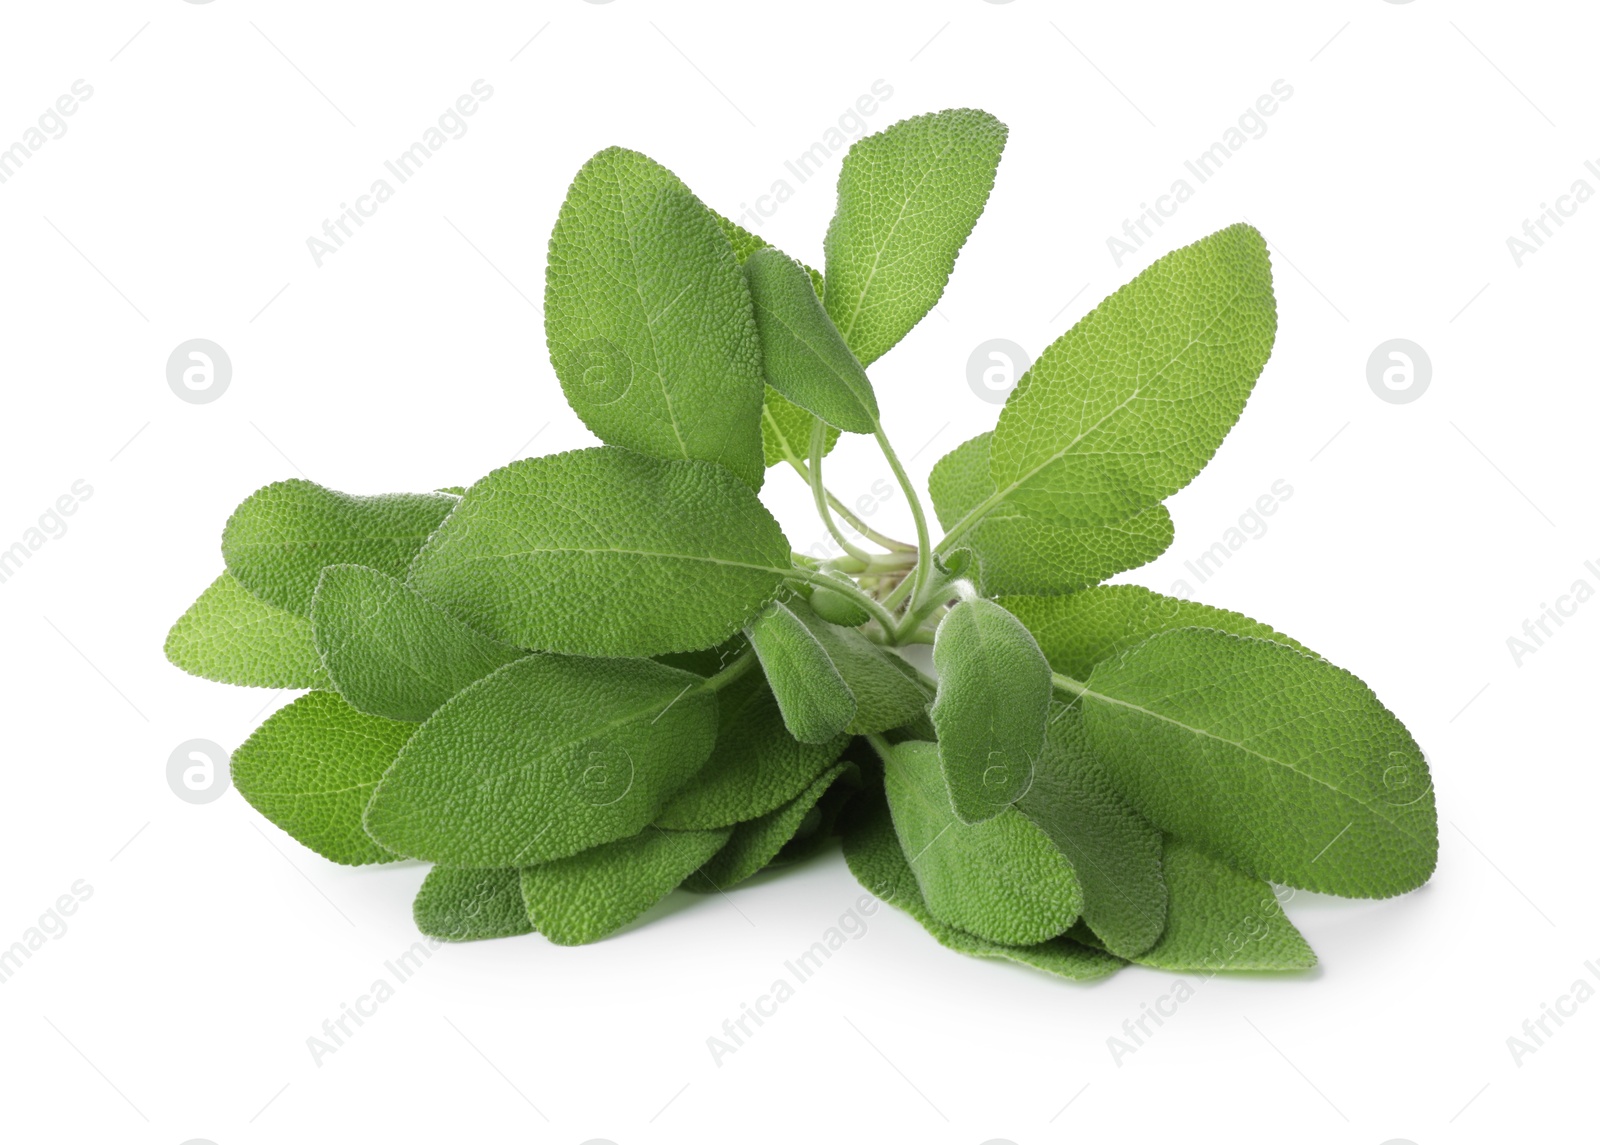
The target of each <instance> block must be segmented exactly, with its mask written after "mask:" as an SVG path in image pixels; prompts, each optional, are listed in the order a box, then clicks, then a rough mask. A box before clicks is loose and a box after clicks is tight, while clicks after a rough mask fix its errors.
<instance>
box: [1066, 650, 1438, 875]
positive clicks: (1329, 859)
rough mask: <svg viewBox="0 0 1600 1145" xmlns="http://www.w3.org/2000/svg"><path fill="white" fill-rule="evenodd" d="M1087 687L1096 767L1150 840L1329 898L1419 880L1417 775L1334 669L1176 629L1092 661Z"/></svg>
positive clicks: (1427, 797)
mask: <svg viewBox="0 0 1600 1145" xmlns="http://www.w3.org/2000/svg"><path fill="white" fill-rule="evenodd" d="M1088 687H1089V690H1088V691H1087V692H1085V693H1084V696H1083V699H1082V702H1083V705H1084V714H1085V721H1086V726H1087V727H1088V730H1089V739H1090V743H1091V744H1092V746H1093V748H1094V751H1095V755H1096V756H1097V757H1098V758H1099V759H1100V761H1101V763H1102V764H1103V765H1104V767H1105V770H1106V774H1107V775H1109V776H1110V777H1111V780H1112V782H1113V783H1115V784H1116V786H1117V789H1118V790H1119V791H1121V792H1122V794H1123V795H1125V796H1126V797H1127V799H1128V801H1129V802H1130V803H1132V804H1133V805H1134V807H1135V808H1137V809H1138V811H1139V812H1140V813H1141V814H1143V815H1144V816H1145V818H1147V819H1149V820H1150V821H1151V822H1152V823H1154V824H1155V825H1156V826H1157V827H1160V828H1161V829H1162V830H1163V831H1165V832H1167V833H1169V834H1172V835H1176V836H1177V837H1178V838H1180V839H1182V840H1184V841H1185V842H1188V843H1192V844H1194V845H1196V846H1200V847H1203V848H1205V849H1206V850H1207V851H1209V852H1211V853H1212V854H1214V855H1216V856H1218V857H1219V858H1222V859H1225V860H1226V861H1227V862H1228V863H1229V865H1231V866H1234V867H1237V868H1238V869H1240V870H1241V871H1244V872H1246V873H1247V874H1252V875H1255V876H1256V877H1257V878H1263V879H1271V880H1272V881H1273V882H1278V883H1287V884H1289V885H1290V886H1297V887H1303V888H1305V889H1307V890H1314V891H1323V892H1326V893H1329V894H1338V895H1346V896H1350V897H1355V898H1384V897H1387V896H1389V895H1396V894H1400V893H1402V892H1404V891H1409V890H1412V889H1414V888H1416V887H1418V886H1421V885H1422V884H1423V883H1424V882H1426V881H1427V879H1428V876H1429V875H1430V874H1432V873H1433V868H1434V864H1435V862H1436V861H1437V858H1438V823H1437V820H1436V817H1435V812H1434V804H1433V788H1432V784H1431V782H1430V780H1429V778H1428V765H1427V763H1426V762H1425V761H1424V760H1423V758H1422V752H1421V751H1420V750H1419V749H1418V747H1417V745H1416V743H1415V742H1414V741H1413V740H1412V738H1411V736H1410V735H1409V734H1408V733H1407V732H1406V729H1405V728H1404V726H1402V725H1401V723H1400V721H1399V720H1397V719H1396V718H1395V717H1394V715H1393V714H1392V713H1390V712H1389V710H1388V709H1387V708H1385V707H1384V706H1383V705H1382V704H1381V703H1380V702H1379V701H1378V698H1377V697H1376V696H1374V695H1373V694H1372V692H1371V690H1370V689H1368V687H1367V686H1366V685H1365V684H1363V683H1362V682H1361V681H1360V680H1358V679H1356V678H1355V677H1354V676H1352V675H1351V674H1350V673H1349V672H1346V671H1344V670H1343V669H1342V668H1336V667H1334V666H1333V665H1332V664H1330V663H1328V662H1327V661H1326V660H1322V659H1320V658H1318V657H1316V656H1311V655H1308V654H1306V653H1303V652H1299V651H1296V650H1295V649H1293V648H1290V647H1288V646H1286V645H1283V644H1278V643H1274V642H1272V641H1268V640H1258V639H1253V638H1249V637H1240V636H1233V635H1230V634H1228V633H1225V632H1219V631H1217V630H1216V629H1210V628H1179V629H1174V630H1172V631H1169V632H1161V633H1157V634H1156V635H1154V636H1151V637H1150V638H1148V639H1147V640H1145V641H1144V642H1143V643H1142V644H1139V645H1137V646H1136V647H1134V648H1132V649H1130V650H1129V651H1127V652H1124V653H1122V654H1121V655H1119V656H1117V657H1115V658H1114V659H1110V660H1105V661H1102V662H1101V663H1100V664H1099V665H1098V666H1097V667H1096V668H1095V670H1094V672H1093V673H1091V674H1090V676H1089V681H1088Z"/></svg>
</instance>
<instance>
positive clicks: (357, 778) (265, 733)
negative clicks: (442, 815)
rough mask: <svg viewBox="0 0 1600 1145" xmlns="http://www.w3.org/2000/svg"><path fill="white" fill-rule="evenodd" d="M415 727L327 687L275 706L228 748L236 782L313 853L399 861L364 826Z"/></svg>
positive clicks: (340, 859) (339, 859) (355, 860)
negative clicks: (368, 710) (372, 712)
mask: <svg viewBox="0 0 1600 1145" xmlns="http://www.w3.org/2000/svg"><path fill="white" fill-rule="evenodd" d="M416 730H417V729H416V725H415V724H405V723H396V722H395V721H393V720H385V719H380V718H379V717H377V716H368V715H363V714H362V713H361V712H358V711H356V710H355V709H354V708H352V707H351V706H350V705H349V704H347V703H345V702H344V701H343V700H342V699H340V698H339V697H338V696H336V695H334V694H333V693H332V692H307V693H306V694H305V695H303V696H301V697H300V698H299V699H298V700H296V701H295V702H294V703H292V704H289V705H288V706H287V707H283V708H279V709H278V710H277V711H276V712H273V713H272V715H270V716H268V717H267V719H266V722H265V723H263V724H262V725H261V726H260V727H258V728H257V729H256V730H255V732H254V734H252V735H251V736H250V738H249V739H247V740H245V742H244V743H242V744H241V745H239V749H238V750H237V751H235V752H234V753H233V785H234V786H235V787H236V788H238V789H239V794H240V795H242V796H244V798H245V801H246V802H247V803H249V804H250V806H252V807H254V808H255V809H256V810H257V811H259V812H261V814H262V815H264V816H266V818H268V819H269V820H271V821H272V822H273V823H276V824H277V825H278V826H279V827H281V828H283V830H285V831H287V832H288V833H289V834H290V835H292V836H294V838H295V839H296V840H298V841H299V842H301V843H304V844H305V845H306V846H307V847H310V848H311V849H312V850H313V851H315V852H316V853H317V854H319V855H321V856H323V857H324V858H327V859H332V860H333V861H334V862H336V863H345V864H347V865H350V866H357V865H360V864H362V863H386V862H391V861H393V860H395V859H398V858H400V856H399V855H397V854H394V853H392V852H391V851H389V850H388V849H387V848H385V847H383V846H381V845H379V844H378V843H376V842H374V841H373V840H372V839H371V838H369V837H368V836H367V833H366V832H365V831H364V830H363V829H362V826H361V813H362V810H363V809H364V808H365V807H366V805H367V799H368V797H369V796H370V795H371V794H372V791H373V789H374V788H375V787H376V786H377V783H378V780H380V779H381V778H382V777H383V773H384V772H385V771H386V770H388V768H389V766H390V765H391V764H392V763H394V760H395V756H396V755H397V754H399V751H400V749H401V748H402V747H403V746H404V745H405V743H406V741H407V740H408V739H410V738H411V733H412V732H414V731H416Z"/></svg>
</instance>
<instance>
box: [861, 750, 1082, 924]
mask: <svg viewBox="0 0 1600 1145" xmlns="http://www.w3.org/2000/svg"><path fill="white" fill-rule="evenodd" d="M884 790H885V792H886V793H887V795H888V797H889V810H890V812H891V813H892V814H893V817H894V829H895V833H896V834H897V835H899V837H900V845H901V847H902V848H903V849H904V851H905V853H906V858H907V860H908V861H909V862H910V864H911V869H912V870H913V871H915V872H916V876H917V885H918V886H919V887H920V888H921V890H922V897H923V898H924V899H925V900H926V901H927V904H928V909H929V910H930V911H931V912H932V913H933V915H934V917H935V918H937V919H939V920H941V921H942V922H945V923H947V924H949V925H950V926H956V927H960V928H961V929H962V930H965V931H967V932H968V933H971V934H975V935H977V936H978V937H980V938H986V939H988V940H989V941H990V942H999V943H1003V944H1005V945H1007V946H1026V945H1029V944H1031V943H1035V942H1043V941H1045V940H1046V939H1048V938H1054V937H1055V936H1056V935H1059V934H1062V933H1064V932H1065V931H1066V929H1067V928H1068V927H1069V926H1071V925H1072V924H1073V922H1074V921H1075V920H1076V919H1077V917H1078V914H1079V912H1080V911H1081V910H1082V908H1083V890H1082V887H1081V886H1080V885H1079V883H1078V878H1077V875H1076V874H1075V873H1074V871H1073V868H1072V863H1071V861H1070V860H1068V858H1067V857H1066V856H1065V855H1063V854H1062V853H1061V851H1060V849H1059V848H1057V847H1056V845H1055V844H1054V843H1052V842H1051V841H1050V837H1049V836H1048V835H1046V834H1045V833H1044V832H1043V831H1041V830H1040V829H1039V828H1038V826H1037V825H1035V824H1034V823H1033V821H1032V820H1030V819H1028V818H1027V817H1025V816H1024V815H1023V814H1022V813H1021V812H1020V811H1018V810H1017V809H1016V808H1015V807H1007V808H1006V809H1005V810H1003V811H1001V812H1000V813H999V814H998V815H995V816H994V817H993V818H990V819H986V820H984V821H983V822H982V823H975V824H965V823H962V822H961V820H960V819H958V818H957V817H956V814H955V812H954V810H952V809H951V806H950V790H949V788H948V787H946V786H945V783H944V778H943V776H941V775H940V773H939V755H938V748H937V747H936V746H935V745H934V744H931V743H924V742H922V741H920V740H908V741H906V742H905V743H900V744H895V745H894V746H893V747H891V748H889V749H888V751H887V753H886V756H885V759H884Z"/></svg>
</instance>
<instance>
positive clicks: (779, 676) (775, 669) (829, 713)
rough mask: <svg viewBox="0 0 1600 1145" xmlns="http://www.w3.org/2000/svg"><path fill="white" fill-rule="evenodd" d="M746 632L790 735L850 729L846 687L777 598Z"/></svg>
mask: <svg viewBox="0 0 1600 1145" xmlns="http://www.w3.org/2000/svg"><path fill="white" fill-rule="evenodd" d="M748 632H749V634H750V647H752V648H754V649H755V652H756V656H757V657H759V658H760V660H761V668H762V671H764V672H765V673H766V675H767V682H768V683H769V684H770V685H771V687H772V694H773V695H774V696H775V697H776V698H777V701H778V708H779V710H780V711H782V712H783V723H784V726H785V727H787V728H788V729H789V734H790V735H792V736H794V738H795V739H797V740H799V741H800V742H801V743H826V742H827V741H829V740H831V739H833V738H834V737H835V736H837V735H838V734H839V733H840V732H842V731H844V729H845V728H847V727H849V726H850V723H851V721H852V720H854V719H855V717H856V700H855V697H854V696H852V695H851V694H850V686H849V685H848V684H846V683H845V682H844V677H843V676H841V675H840V674H839V669H838V668H836V667H835V666H834V663H833V658H832V657H831V656H829V655H828V652H827V649H825V648H823V646H822V642H821V641H820V640H818V639H817V637H816V635H815V634H814V633H813V632H812V631H811V629H809V628H807V627H806V625H805V624H804V623H802V622H801V620H800V618H799V617H797V616H796V615H795V614H794V612H793V611H792V610H791V609H790V608H789V607H788V606H787V605H785V604H784V603H783V602H782V601H778V600H775V601H773V602H772V603H771V604H769V605H767V607H766V609H765V610H764V611H763V612H762V614H761V615H760V616H758V617H756V619H755V620H753V621H751V622H750V627H749V629H748ZM1046 671H1047V672H1048V668H1047V669H1046Z"/></svg>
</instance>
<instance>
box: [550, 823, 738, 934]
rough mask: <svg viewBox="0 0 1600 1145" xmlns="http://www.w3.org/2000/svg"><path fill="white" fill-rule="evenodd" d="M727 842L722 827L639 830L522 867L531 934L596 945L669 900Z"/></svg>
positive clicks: (649, 828)
mask: <svg viewBox="0 0 1600 1145" xmlns="http://www.w3.org/2000/svg"><path fill="white" fill-rule="evenodd" d="M727 838H728V829H727V828H726V827H724V828H722V829H720V830H716V831H663V830H661V829H659V828H657V827H646V828H645V829H644V830H643V831H641V832H640V833H639V834H637V835H633V836H630V837H629V838H626V839H618V840H616V841H615V842H611V843H605V844H602V845H601V846H599V847H595V848H593V849H591V850H588V851H581V852H579V853H578V854H576V855H569V856H568V857H567V858H565V859H556V860H554V861H552V862H548V863H540V864H539V865H538V866H535V867H527V868H524V870H523V872H522V898H523V901H524V902H526V904H527V916H528V918H530V919H532V920H533V926H534V929H536V930H537V931H538V932H539V933H540V934H542V935H544V936H545V937H546V938H548V939H549V940H550V941H551V942H554V943H556V944H558V945H561V946H577V945H580V944H582V943H585V942H598V941H600V939H602V938H605V937H606V936H607V935H609V934H615V933H616V932H617V931H618V930H621V929H622V928H623V927H624V926H626V925H627V924H628V923H630V922H632V921H633V920H634V919H636V918H638V917H639V916H640V915H641V914H643V913H644V912H645V911H646V910H648V909H650V907H652V906H654V905H655V904H656V903H658V902H660V901H661V900H662V899H664V898H666V897H667V895H669V894H671V893H672V890H673V888H674V887H676V886H677V885H678V884H679V883H681V882H683V880H684V879H685V878H686V877H688V876H689V875H690V874H692V873H693V872H694V870H695V869H696V868H697V867H699V866H700V864H701V863H703V862H705V861H706V860H707V859H709V858H710V857H711V856H712V855H714V854H715V853H716V851H717V848H718V847H720V846H722V844H723V843H725V842H726V841H727Z"/></svg>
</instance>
